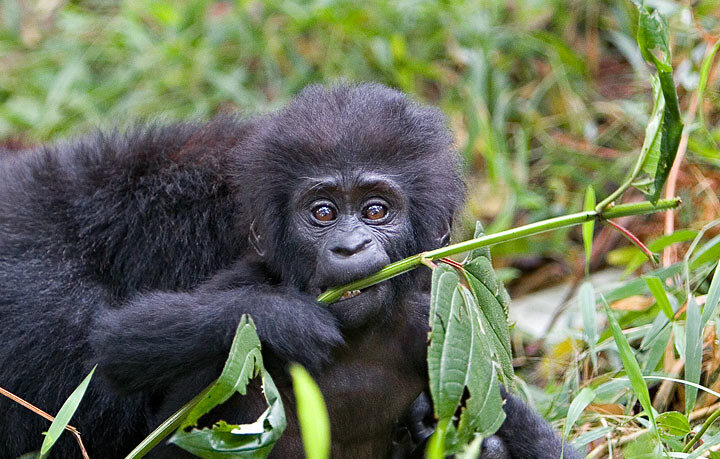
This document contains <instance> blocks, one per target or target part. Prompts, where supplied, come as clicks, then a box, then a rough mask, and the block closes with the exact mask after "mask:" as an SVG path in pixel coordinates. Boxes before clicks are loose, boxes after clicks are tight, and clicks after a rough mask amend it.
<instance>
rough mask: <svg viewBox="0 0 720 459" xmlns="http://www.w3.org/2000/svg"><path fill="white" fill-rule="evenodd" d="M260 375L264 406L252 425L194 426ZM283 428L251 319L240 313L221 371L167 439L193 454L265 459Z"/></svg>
mask: <svg viewBox="0 0 720 459" xmlns="http://www.w3.org/2000/svg"><path fill="white" fill-rule="evenodd" d="M258 375H261V376H262V385H263V391H264V393H265V399H266V400H267V403H268V408H267V409H266V410H265V412H264V413H263V414H262V415H261V416H260V417H259V418H258V419H257V421H255V422H254V423H252V424H244V425H233V424H228V423H226V422H224V421H219V422H218V423H217V424H215V425H214V426H213V427H212V428H204V429H196V428H193V429H192V430H190V431H187V429H188V428H190V427H194V426H195V425H196V424H197V421H198V419H200V417H201V416H203V415H204V414H205V413H207V412H209V411H210V410H211V409H213V408H214V407H215V406H217V405H219V404H221V403H223V402H225V401H226V400H227V399H229V398H230V397H231V396H232V395H233V394H235V393H236V392H237V393H239V394H241V395H245V393H246V390H247V384H248V382H249V381H250V379H251V378H253V377H255V376H258ZM284 430H285V411H284V409H283V404H282V400H281V399H280V394H279V392H278V390H277V388H276V387H275V384H274V383H273V380H272V378H271V377H270V375H269V374H268V373H267V371H265V369H264V367H263V361H262V355H261V354H260V340H259V339H258V337H257V333H256V329H255V324H254V323H253V322H252V319H248V318H247V317H246V316H243V317H242V319H241V320H240V324H239V325H238V328H237V332H236V333H235V338H234V339H233V342H232V346H231V348H230V355H229V356H228V359H227V361H226V362H225V367H224V368H223V371H222V374H221V375H220V377H219V378H218V379H217V381H216V382H215V383H214V384H213V386H212V388H211V389H210V390H209V391H208V393H207V395H206V396H205V397H204V398H203V400H202V401H200V402H199V403H198V404H197V405H195V407H194V408H193V409H192V410H191V411H190V413H188V415H187V417H186V418H185V420H184V422H183V423H182V425H181V426H180V428H179V429H178V430H177V431H176V432H175V434H174V435H173V436H172V437H171V438H170V442H172V443H175V444H176V445H178V446H179V447H181V448H183V449H185V450H186V451H189V452H191V453H193V454H195V455H196V456H199V457H202V458H206V459H215V458H265V457H267V455H268V454H269V453H270V450H271V449H272V447H273V446H274V445H275V442H276V441H277V440H278V438H280V435H281V434H282V432H283V431H284Z"/></svg>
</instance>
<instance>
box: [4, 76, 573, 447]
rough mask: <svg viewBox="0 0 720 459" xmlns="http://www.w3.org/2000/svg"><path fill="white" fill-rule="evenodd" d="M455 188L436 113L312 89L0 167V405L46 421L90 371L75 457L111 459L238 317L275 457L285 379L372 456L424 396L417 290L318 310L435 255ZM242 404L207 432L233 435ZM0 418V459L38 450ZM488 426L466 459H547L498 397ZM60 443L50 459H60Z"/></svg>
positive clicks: (214, 367) (26, 433) (457, 200)
mask: <svg viewBox="0 0 720 459" xmlns="http://www.w3.org/2000/svg"><path fill="white" fill-rule="evenodd" d="M459 171H460V164H459V157H458V155H457V154H456V152H455V151H454V149H453V147H452V138H451V136H450V133H449V131H448V129H447V128H446V125H445V119H444V118H443V116H442V115H441V113H440V112H439V111H438V110H436V109H433V108H429V107H424V106H420V105H417V104H415V103H413V102H411V101H409V100H408V99H407V98H406V97H405V96H403V95H402V94H401V93H399V92H397V91H394V90H391V89H388V88H386V87H383V86H380V85H372V84H364V85H357V86H338V87H333V88H329V89H328V88H323V87H319V86H313V87H310V88H308V89H306V90H305V91H303V92H302V93H301V94H300V95H299V96H298V97H297V98H295V99H294V100H293V101H292V102H291V103H290V104H289V105H288V106H287V107H286V108H284V109H283V110H281V111H279V112H278V113H275V114H272V115H269V116H265V117H260V118H256V119H252V120H238V119H235V118H218V119H216V120H214V121H211V122H209V123H204V124H175V125H170V126H159V127H158V126H151V127H138V128H135V129H132V130H130V131H129V132H128V133H127V134H118V133H112V134H102V133H97V134H94V135H92V136H90V137H88V138H86V139H83V140H80V141H76V142H71V143H66V144H61V145H56V146H45V147H40V148H36V149H33V150H30V151H24V152H19V153H15V154H9V153H7V154H3V155H2V156H1V157H0V320H2V322H3V327H2V329H0V341H1V342H2V343H3V346H0V387H3V388H5V389H8V390H10V391H12V392H14V393H15V394H17V395H19V396H21V397H23V398H24V399H26V400H28V401H30V402H32V403H34V404H35V405H37V406H39V407H41V408H43V409H45V410H47V411H49V412H51V413H55V412H57V410H58V409H59V407H60V406H61V404H62V402H63V401H64V399H65V398H66V397H67V396H68V395H69V394H70V393H71V391H72V390H73V388H74V387H75V386H76V385H77V384H78V383H79V382H80V381H81V379H82V378H83V377H84V376H85V375H86V374H87V373H88V372H89V371H90V369H91V368H92V366H93V365H95V364H96V363H99V364H100V367H99V368H100V373H99V375H98V376H96V378H95V379H94V380H93V381H92V383H91V384H90V387H89V389H88V391H87V393H86V395H85V398H84V399H83V401H82V404H81V405H80V408H79V409H78V412H77V413H76V415H75V416H74V418H73V420H72V424H73V425H74V426H76V427H78V428H79V430H80V431H81V432H82V437H83V440H84V442H85V444H86V446H87V449H88V451H89V453H90V456H91V457H102V458H114V457H123V456H124V455H125V454H127V453H128V452H129V451H130V449H132V447H134V446H135V445H136V444H137V443H138V442H139V441H140V440H141V439H142V438H143V437H145V436H146V435H147V434H148V433H149V432H150V431H151V430H152V429H153V428H154V427H155V426H157V424H158V423H160V422H161V421H162V420H163V419H164V418H165V417H166V416H167V415H169V414H170V413H172V412H173V411H174V410H176V409H177V408H178V407H179V406H180V405H182V404H183V403H184V402H186V401H187V400H188V399H190V398H191V397H192V396H194V395H195V394H196V393H197V392H199V391H200V390H201V389H202V388H203V387H204V386H206V385H207V384H209V383H210V382H211V381H212V380H213V379H214V378H216V377H217V375H218V374H219V370H220V368H222V365H223V362H224V360H225V358H226V355H227V352H228V349H229V345H230V342H231V341H232V337H233V333H234V331H235V327H236V325H237V323H238V321H239V320H240V317H241V316H242V315H243V314H249V315H250V316H252V318H253V319H254V321H255V322H256V324H257V327H258V334H259V336H260V339H261V341H262V344H263V356H264V360H265V364H266V367H267V368H268V370H269V371H270V372H271V374H272V375H273V378H274V379H275V381H276V384H277V386H278V388H279V390H280V391H281V394H282V396H283V400H284V402H285V406H286V407H287V408H288V409H287V414H288V428H287V430H286V433H285V434H284V435H283V437H282V438H281V440H280V441H279V442H278V444H277V446H276V448H275V449H274V450H273V453H272V454H273V455H274V456H275V457H283V458H284V457H300V456H302V454H303V450H302V444H301V440H300V434H299V430H298V425H297V419H296V416H295V413H294V410H293V409H292V407H293V395H292V385H291V382H290V380H289V379H288V376H287V374H286V367H287V363H288V362H300V363H301V364H303V365H305V366H306V367H308V368H309V369H310V370H311V371H312V374H313V376H314V378H315V379H316V381H317V382H318V384H319V385H320V387H321V389H322V391H323V395H324V396H325V400H326V403H327V406H328V411H329V413H330V418H331V426H332V454H333V457H338V458H346V457H358V458H360V457H362V458H367V457H385V456H387V455H388V454H389V452H390V449H391V444H392V437H393V431H394V430H395V429H396V428H397V426H398V420H400V419H403V418H404V419H412V418H411V417H408V416H407V414H405V413H407V412H408V409H409V407H410V406H411V405H413V401H414V400H415V399H416V398H417V397H418V395H419V394H421V393H423V392H424V391H425V389H426V388H427V369H426V361H425V353H426V340H427V331H428V320H427V319H428V318H427V314H428V304H429V299H428V285H429V281H428V275H427V272H426V271H423V270H416V271H415V272H412V273H408V274H405V275H403V276H400V277H397V278H395V279H392V280H390V281H388V282H384V283H382V284H379V285H377V286H375V287H372V288H369V289H366V290H363V291H362V292H359V294H358V292H353V294H350V295H347V297H346V298H345V299H343V300H341V301H338V302H337V303H335V304H333V305H331V306H330V307H326V306H325V305H321V304H319V303H318V302H317V301H316V300H315V298H316V296H317V294H318V293H320V292H321V291H323V290H324V289H325V288H327V287H329V286H334V285H338V284H343V283H345V282H348V281H350V280H353V279H357V278H361V277H365V276H367V275H369V274H371V273H373V272H375V271H376V270H378V269H379V268H380V267H382V266H384V265H385V264H387V263H388V262H390V261H393V260H399V259H401V258H404V257H406V256H409V255H412V254H415V253H418V252H421V251H425V250H429V249H432V248H435V247H438V246H440V245H442V244H443V243H444V242H445V241H446V240H447V235H448V233H449V230H450V225H451V222H452V220H453V217H454V215H455V214H456V212H457V211H458V210H459V208H460V206H461V205H462V203H463V194H464V193H463V183H462V180H461V178H460V172H459ZM254 389H255V390H251V391H250V393H249V395H248V396H246V397H234V398H232V399H231V400H230V401H228V402H227V403H226V404H224V405H222V406H221V407H218V408H217V409H216V410H214V411H213V413H211V414H210V415H209V416H208V418H212V419H209V422H212V421H214V420H217V419H225V420H228V421H234V422H244V421H250V420H252V419H253V416H255V415H257V414H258V413H259V412H260V411H262V410H263V409H264V399H263V397H262V395H261V394H260V392H259V391H258V390H257V387H255V388H254ZM414 409H415V410H416V411H417V406H414ZM0 411H2V412H3V413H4V416H2V417H1V418H0V445H1V446H2V447H1V448H0V457H3V458H5V457H8V458H14V457H17V456H19V455H21V454H23V453H26V452H28V451H33V450H37V449H39V445H40V443H41V441H42V435H41V432H42V431H44V430H46V429H47V425H48V424H47V422H46V421H45V420H43V419H42V418H40V417H39V416H36V415H34V414H32V413H30V412H29V411H27V410H25V409H24V408H22V407H20V406H19V405H17V404H15V403H13V402H10V401H9V400H7V399H4V398H3V399H0ZM411 411H412V410H411ZM505 411H506V414H507V420H506V422H505V424H504V425H503V426H502V428H501V429H500V431H499V432H498V435H497V436H496V437H493V438H492V439H489V440H488V441H486V447H487V448H486V451H485V453H484V454H485V457H490V458H498V457H523V458H532V457H535V458H555V457H559V456H560V454H561V451H562V443H561V441H560V440H559V438H558V437H557V436H556V435H555V434H554V433H553V432H552V430H551V429H550V427H549V426H548V425H547V424H546V423H545V422H544V421H543V420H542V419H540V417H539V416H537V415H536V414H535V413H533V412H532V411H531V410H530V409H529V408H528V407H527V406H526V405H524V404H523V403H521V402H520V401H518V400H517V399H515V398H512V397H508V398H507V402H506V405H505ZM411 424H412V422H411ZM411 430H413V429H411ZM414 432H415V434H416V435H415V436H416V440H417V441H418V442H422V441H423V438H422V437H423V435H420V434H418V430H417V429H415V430H414ZM69 437H70V436H69V435H64V436H63V438H61V439H60V441H59V443H58V445H57V449H56V450H55V451H54V453H55V454H56V456H57V457H76V456H77V454H78V453H77V449H76V448H77V446H76V445H75V444H74V443H73V439H72V438H69ZM153 454H154V455H155V456H156V457H181V456H182V455H183V454H184V453H183V452H181V451H180V450H178V449H177V448H175V447H174V446H172V445H167V446H163V447H161V448H157V449H156V450H154V451H153ZM564 457H565V458H568V459H569V458H574V457H576V455H575V453H574V452H573V451H571V450H570V449H566V450H565V453H564Z"/></svg>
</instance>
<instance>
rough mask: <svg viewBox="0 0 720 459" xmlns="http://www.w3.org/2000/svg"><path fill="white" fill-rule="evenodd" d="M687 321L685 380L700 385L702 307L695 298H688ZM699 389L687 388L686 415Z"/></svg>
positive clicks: (690, 409)
mask: <svg viewBox="0 0 720 459" xmlns="http://www.w3.org/2000/svg"><path fill="white" fill-rule="evenodd" d="M686 316H687V318H686V320H685V340H686V341H685V380H686V381H689V382H692V383H695V384H698V383H699V382H700V366H701V364H702V326H701V323H700V306H698V304H697V302H696V301H695V298H694V297H692V296H691V297H690V298H688V303H687V313H686ZM697 391H698V390H697V387H695V386H692V385H688V386H685V413H686V414H688V415H689V414H690V412H691V411H692V409H693V407H694V406H695V400H696V399H697Z"/></svg>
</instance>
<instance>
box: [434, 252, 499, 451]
mask: <svg viewBox="0 0 720 459" xmlns="http://www.w3.org/2000/svg"><path fill="white" fill-rule="evenodd" d="M430 297H431V303H430V310H431V316H430V322H431V332H430V346H429V348H428V356H427V359H428V372H429V387H430V394H431V395H432V398H433V402H434V407H435V414H436V415H437V417H438V420H439V423H442V424H443V425H445V426H447V437H448V438H447V441H446V443H447V445H446V446H448V447H449V448H450V450H449V452H450V453H454V452H457V451H455V450H454V448H455V447H457V448H458V449H459V448H460V447H462V446H464V445H465V444H466V443H467V442H468V441H470V439H471V438H472V437H473V436H474V435H475V434H476V433H479V434H481V435H482V436H488V435H491V434H492V433H494V432H495V431H496V430H497V429H498V428H499V427H500V424H502V421H503V420H504V418H505V413H504V411H503V410H502V399H501V397H500V391H499V387H498V380H497V371H496V369H495V364H494V362H493V359H492V355H493V353H492V348H493V346H492V344H491V343H492V342H493V341H492V338H490V337H489V336H488V335H492V334H493V333H492V331H491V330H490V329H489V328H488V325H487V320H486V319H482V318H481V316H483V313H482V309H481V308H480V307H479V305H478V304H477V301H476V299H475V295H474V294H472V293H471V292H470V291H469V290H468V289H467V288H466V287H464V286H463V285H460V283H459V277H458V275H457V274H456V273H455V272H454V269H453V268H451V267H450V266H447V265H444V264H440V265H438V267H437V268H435V270H434V271H433V279H432V289H431V294H430ZM466 392H467V393H469V397H467V398H466V399H464V395H465V394H466ZM461 404H462V406H461ZM458 409H460V416H459V417H456V416H455V415H456V412H457V411H458ZM453 420H457V426H455V425H454V424H452V421H453ZM443 436H445V435H443ZM436 442H437V443H443V441H442V439H440V438H438V439H436ZM433 444H435V445H436V446H435V448H439V446H437V444H436V443H433Z"/></svg>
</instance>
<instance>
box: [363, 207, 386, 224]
mask: <svg viewBox="0 0 720 459" xmlns="http://www.w3.org/2000/svg"><path fill="white" fill-rule="evenodd" d="M387 211H388V209H387V207H385V206H384V205H382V204H372V205H369V206H367V207H366V208H365V209H364V210H363V217H364V218H367V219H368V220H380V219H382V218H385V216H386V215H387Z"/></svg>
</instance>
